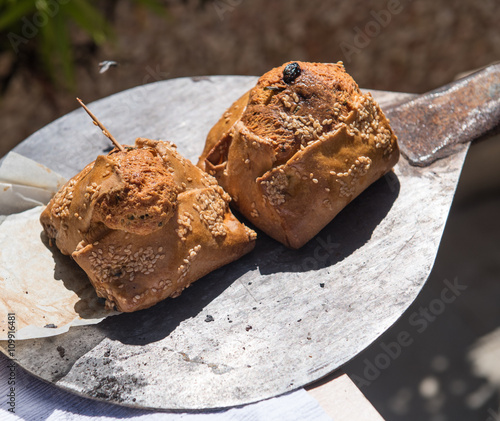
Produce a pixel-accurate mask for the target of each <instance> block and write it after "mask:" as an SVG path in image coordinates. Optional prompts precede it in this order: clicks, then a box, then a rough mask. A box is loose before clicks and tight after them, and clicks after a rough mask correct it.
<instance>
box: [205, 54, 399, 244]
mask: <svg viewBox="0 0 500 421" xmlns="http://www.w3.org/2000/svg"><path fill="white" fill-rule="evenodd" d="M398 158H399V149H398V145H397V141H396V136H395V135H394V133H393V131H392V130H391V128H390V126H389V122H388V120H387V119H386V118H385V116H384V114H383V112H382V111H381V110H380V107H379V106H378V104H377V103H376V102H375V101H374V99H373V98H372V96H371V94H369V93H368V94H362V93H361V91H360V90H359V88H358V85H357V84H356V82H354V80H353V79H352V77H351V76H349V75H348V74H347V73H346V71H345V69H344V66H343V64H342V63H341V62H339V63H337V64H323V63H303V62H290V63H285V64H284V65H282V66H281V67H277V68H275V69H273V70H271V71H270V72H268V73H266V74H265V75H263V76H262V77H261V78H260V79H259V81H258V82H257V85H256V86H255V87H254V88H253V89H251V90H250V91H249V92H247V93H246V94H245V95H244V96H243V97H241V98H240V99H239V100H238V101H236V102H235V103H234V104H233V105H232V106H231V107H230V108H229V109H228V110H227V111H226V113H225V114H224V115H223V116H222V118H221V119H220V120H219V122H218V123H217V124H216V125H215V126H214V127H213V128H212V130H211V131H210V133H209V135H208V137H207V141H206V145H205V149H204V151H203V154H202V155H201V157H200V161H199V163H198V165H199V166H200V167H201V168H203V169H204V170H206V171H207V172H209V173H210V174H212V175H214V176H215V178H217V180H218V181H219V183H220V185H221V186H222V187H223V188H224V189H225V190H226V191H227V192H228V193H229V194H230V195H231V197H232V198H233V203H234V205H235V206H236V207H237V209H238V210H239V211H240V212H241V213H242V214H243V215H244V216H246V217H247V218H248V219H249V220H250V221H251V222H252V223H253V224H255V226H257V227H258V228H260V229H262V230H263V231H264V232H266V233H267V234H269V235H270V236H271V237H273V238H275V239H276V240H278V241H280V242H282V243H283V244H285V245H287V246H289V247H292V248H299V247H301V246H302V245H304V244H305V243H306V242H307V241H309V240H310V239H311V238H312V237H314V236H315V235H316V234H317V233H318V232H319V231H320V230H321V229H322V228H323V227H324V226H325V225H326V224H328V222H330V221H331V220H332V219H333V218H334V217H335V216H336V215H337V214H338V213H339V212H340V211H341V210H342V209H343V208H344V207H345V206H346V205H347V204H348V203H349V202H351V201H352V200H353V199H354V198H355V197H356V196H358V195H359V194H360V193H361V192H362V191H363V190H364V189H366V188H367V187H368V186H369V185H370V184H371V183H373V182H374V181H375V180H377V179H379V178H380V177H381V176H383V175H384V174H385V173H387V172H388V171H390V170H391V169H392V167H393V166H394V165H395V164H396V162H397V161H398Z"/></svg>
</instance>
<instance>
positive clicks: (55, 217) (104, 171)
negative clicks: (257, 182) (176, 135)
mask: <svg viewBox="0 0 500 421" xmlns="http://www.w3.org/2000/svg"><path fill="white" fill-rule="evenodd" d="M229 201H230V197H229V196H228V195H227V193H226V192H224V190H223V189H222V188H221V187H220V186H219V185H218V184H217V181H216V180H215V179H214V178H213V177H212V176H210V175H208V174H206V173H204V172H203V171H201V170H200V169H199V168H197V167H196V166H194V165H193V164H192V163H191V162H190V161H188V160H187V159H184V158H183V157H182V156H181V155H180V154H179V153H178V152H177V151H176V149H175V145H173V144H171V143H169V142H161V141H156V140H149V139H144V138H139V139H137V140H136V143H135V147H126V149H125V151H123V152H122V151H118V150H116V149H115V150H113V151H111V152H110V153H109V154H108V155H107V156H99V157H98V158H97V159H96V161H95V162H92V163H91V164H89V165H87V166H86V167H85V168H84V169H83V170H82V171H81V172H80V173H79V174H77V175H76V176H75V177H73V178H72V179H71V180H69V181H68V183H66V185H65V186H63V187H62V188H61V190H60V191H59V192H58V193H57V194H56V195H55V196H54V197H53V199H52V200H51V201H50V203H49V204H48V206H47V207H46V209H45V210H44V211H43V213H42V215H41V217H40V221H41V223H42V225H43V228H44V230H45V232H46V233H47V235H48V236H49V238H51V239H54V240H55V243H56V245H57V247H58V248H59V249H60V251H61V252H62V253H63V254H67V255H70V256H71V257H72V258H73V259H74V260H75V261H76V262H77V263H78V265H79V266H81V267H82V268H83V270H84V271H85V272H86V273H87V275H88V277H89V279H90V281H91V282H92V285H93V286H94V288H95V290H96V292H97V295H98V296H100V297H104V298H105V299H106V305H107V306H108V307H110V308H113V307H116V308H117V309H118V310H119V311H124V312H131V311H136V310H140V309H144V308H147V307H150V306H152V305H154V304H156V303H157V302H159V301H161V300H163V299H165V298H167V297H176V296H178V295H179V294H180V293H181V292H182V290H183V289H184V288H187V287H188V286H189V285H190V284H191V283H192V282H194V281H196V280H197V279H199V278H200V277H202V276H203V275H205V274H207V273H209V272H211V271H212V270H214V269H216V268H218V267H220V266H223V265H225V264H227V263H229V262H231V261H233V260H236V259H237V258H239V257H241V256H242V255H243V254H245V253H247V252H249V251H250V250H252V248H253V247H254V243H255V237H256V234H255V232H253V231H252V230H250V229H249V228H247V227H245V226H244V225H243V224H241V223H240V222H239V221H238V220H237V219H236V218H235V217H234V216H233V214H232V213H231V211H230V210H229Z"/></svg>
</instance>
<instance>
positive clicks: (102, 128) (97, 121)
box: [76, 98, 125, 152]
mask: <svg viewBox="0 0 500 421" xmlns="http://www.w3.org/2000/svg"><path fill="white" fill-rule="evenodd" d="M76 100H77V101H78V102H79V103H80V105H81V106H82V107H83V109H84V110H85V111H87V114H88V115H89V116H90V118H91V119H92V120H93V121H94V124H95V125H96V126H98V127H99V128H100V129H101V130H102V133H103V134H104V135H105V136H106V137H107V138H108V139H109V140H111V142H113V145H115V146H116V147H117V148H118V149H120V151H122V152H123V151H124V150H125V149H124V147H123V146H122V145H120V144H119V143H118V142H117V140H116V139H115V138H114V137H113V135H112V134H111V133H110V132H108V129H106V127H104V125H103V124H102V123H101V122H100V121H99V120H98V119H97V117H96V116H95V115H94V114H92V111H90V110H89V109H88V108H87V106H86V105H85V104H84V103H83V101H82V100H81V99H80V98H77V99H76Z"/></svg>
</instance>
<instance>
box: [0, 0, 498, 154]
mask: <svg viewBox="0 0 500 421" xmlns="http://www.w3.org/2000/svg"><path fill="white" fill-rule="evenodd" d="M164 5H165V8H166V10H167V11H168V17H167V18H163V17H159V16H156V15H154V14H153V13H152V12H151V11H149V10H147V9H145V8H144V7H140V6H137V5H134V4H132V3H131V2H130V1H126V0H123V1H119V2H118V1H116V0H114V1H107V2H104V1H102V2H101V6H102V7H101V9H102V10H103V11H104V12H105V14H106V15H107V17H108V20H109V21H110V22H111V23H112V25H113V27H114V29H115V32H116V38H115V39H114V41H112V42H109V43H105V44H104V45H101V46H99V47H97V46H96V45H95V44H94V43H93V42H92V41H90V40H89V39H88V37H86V36H85V35H84V34H83V33H79V32H78V31H77V30H75V31H74V32H75V34H74V35H75V36H74V38H75V40H76V41H75V46H74V55H75V64H76V72H77V78H76V79H77V86H76V87H75V89H74V90H73V91H68V90H64V89H62V88H61V87H55V86H53V84H51V83H49V81H48V80H47V78H46V77H44V76H43V74H42V72H41V71H40V69H37V68H36V66H33V63H30V61H29V60H24V61H22V64H21V65H20V66H15V68H14V69H13V63H15V61H16V56H15V54H14V51H13V50H12V49H7V50H4V51H0V81H1V80H5V79H6V78H9V79H8V80H9V83H8V85H7V87H6V89H5V92H3V94H1V97H0V127H2V137H1V140H0V156H2V155H3V154H5V153H6V152H7V151H8V150H9V149H11V148H12V147H13V146H14V145H16V144H17V143H18V142H20V141H22V140H23V139H24V138H26V137H27V136H28V135H29V134H31V133H33V132H34V131H36V130H37V129H39V128H40V127H42V126H44V125H46V124H48V123H49V122H51V121H52V120H54V119H55V118H57V117H59V116H61V115H64V114H65V113H67V112H68V111H71V110H72V109H75V108H76V107H77V104H76V102H75V100H74V98H75V96H80V97H81V98H82V99H84V100H85V101H87V102H91V101H93V100H95V99H98V98H102V97H105V96H108V95H110V94H112V93H114V92H118V91H121V90H124V89H127V88H130V87H133V86H137V85H141V84H144V83H147V82H153V81H156V80H161V79H167V78H174V77H180V76H195V75H215V74H236V75H260V74H262V73H264V72H266V71H267V70H269V69H270V68H272V67H274V66H278V65H280V64H282V63H283V62H285V61H289V60H305V61H320V62H336V61H338V60H343V61H344V63H345V65H346V68H347V70H348V71H349V72H350V73H351V74H352V75H353V76H354V78H355V80H356V81H357V82H358V84H359V85H360V86H361V87H365V88H373V89H384V90H392V91H404V92H425V91H427V90H430V89H432V88H435V87H438V86H440V85H442V84H444V83H447V82H449V81H451V80H452V79H453V78H454V77H455V76H456V75H457V74H458V73H460V72H463V71H467V70H470V69H473V68H477V67H480V66H483V65H486V64H488V63H491V62H493V61H495V60H499V59H500V31H499V30H498V22H499V21H500V8H499V7H498V5H497V1H496V0H482V1H479V2H478V1H472V0H463V1H459V2H457V1H452V0H443V1H440V2H436V1H430V0H419V1H411V0H382V1H371V2H366V1H361V0H354V1H350V2H346V1H339V0H335V1H329V2H324V1H318V0H309V1H300V0H273V1H268V0H164ZM389 10H392V11H393V13H391V12H389V15H387V13H388V11H389ZM375 16H378V20H381V21H382V24H381V23H378V22H377V17H375ZM360 33H362V35H360ZM29 42H30V43H34V42H36V40H34V39H33V40H30V41H29ZM103 60H115V61H117V62H118V63H119V66H118V67H116V68H115V67H113V68H111V69H110V70H109V71H107V72H106V73H103V74H99V68H98V63H99V62H101V61H103Z"/></svg>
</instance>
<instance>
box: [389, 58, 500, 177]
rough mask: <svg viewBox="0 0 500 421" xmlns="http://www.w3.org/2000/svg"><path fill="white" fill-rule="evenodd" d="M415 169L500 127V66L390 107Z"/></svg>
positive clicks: (392, 118)
mask: <svg viewBox="0 0 500 421" xmlns="http://www.w3.org/2000/svg"><path fill="white" fill-rule="evenodd" d="M384 112H385V114H386V116H387V117H388V118H389V119H390V121H391V126H392V128H393V129H394V131H395V132H396V134H397V136H398V142H399V146H400V149H401V153H402V154H403V155H404V156H405V157H406V158H407V159H408V161H409V162H410V164H411V165H416V166H421V167H423V166H427V165H429V164H431V163H432V162H434V161H435V160H436V159H439V158H443V157H446V156H449V155H451V154H452V153H453V152H454V151H455V150H456V147H457V145H458V144H460V143H465V142H470V141H472V140H474V139H477V138H478V137H480V136H482V135H483V134H485V133H487V132H488V131H490V130H492V129H493V128H495V127H496V126H497V125H498V124H499V123H500V64H496V65H492V66H489V67H487V68H485V69H484V70H481V71H478V72H476V73H473V74H471V75H469V76H467V77H465V78H463V79H460V80H457V81H455V82H452V83H450V84H448V85H445V86H442V87H440V88H438V89H435V90H434V91H431V92H428V93H426V94H423V95H420V96H418V97H416V98H415V99H411V100H409V101H408V102H404V103H401V104H396V105H392V106H390V107H387V108H386V109H384Z"/></svg>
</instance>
